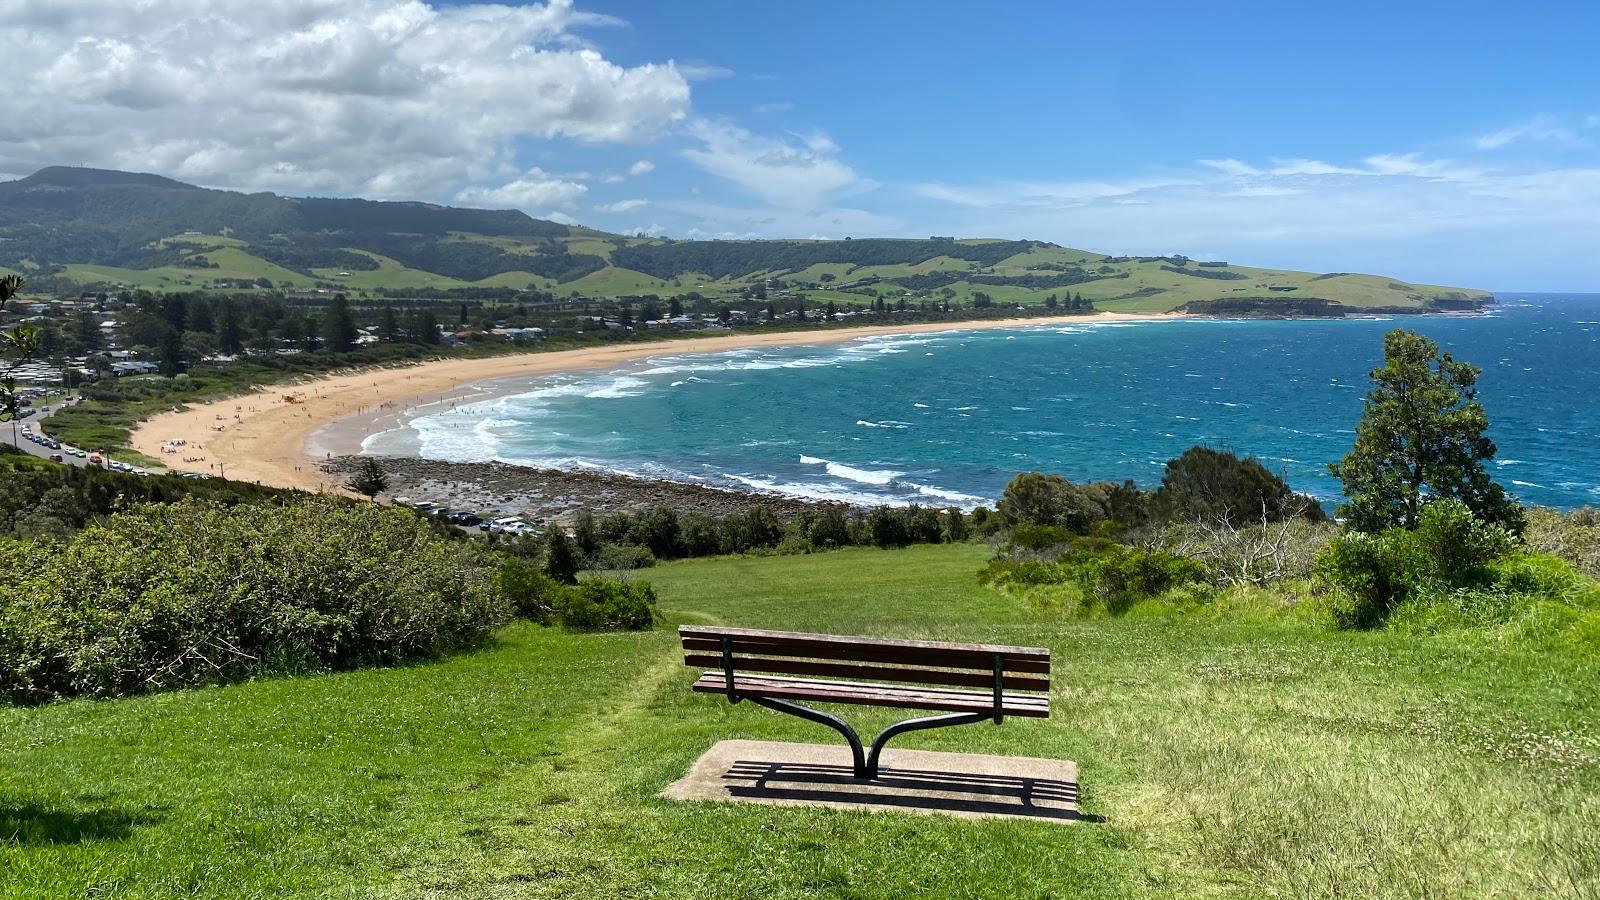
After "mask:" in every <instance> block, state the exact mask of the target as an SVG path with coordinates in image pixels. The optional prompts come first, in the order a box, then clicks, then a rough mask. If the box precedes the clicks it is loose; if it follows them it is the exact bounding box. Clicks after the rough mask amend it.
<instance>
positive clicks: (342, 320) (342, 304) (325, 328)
mask: <svg viewBox="0 0 1600 900" xmlns="http://www.w3.org/2000/svg"><path fill="white" fill-rule="evenodd" d="M322 342H323V346H325V347H326V348H327V349H328V350H331V351H333V352H334V353H349V352H350V351H351V350H354V349H355V347H356V322H355V319H354V318H353V317H352V316H351V315H350V300H349V298H347V297H346V296H345V295H344V294H334V295H333V303H332V304H331V305H329V307H328V314H327V315H326V316H323V318H322Z"/></svg>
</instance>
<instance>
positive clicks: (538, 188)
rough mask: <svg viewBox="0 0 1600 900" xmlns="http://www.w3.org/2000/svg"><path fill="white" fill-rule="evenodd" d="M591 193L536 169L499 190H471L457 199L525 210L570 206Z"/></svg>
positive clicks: (465, 202) (579, 186) (476, 203)
mask: <svg viewBox="0 0 1600 900" xmlns="http://www.w3.org/2000/svg"><path fill="white" fill-rule="evenodd" d="M587 190H588V188H587V187H585V186H584V185H581V184H579V183H577V182H576V181H566V180H563V179H561V178H557V177H555V176H554V175H551V174H549V173H548V172H545V171H544V170H543V169H540V168H537V167H535V168H532V169H529V170H528V171H527V172H524V173H523V174H522V175H521V176H520V177H518V178H516V179H514V180H512V181H508V182H506V183H505V184H502V185H500V186H499V187H492V188H490V187H473V188H467V189H465V190H463V191H460V192H459V193H457V194H456V200H457V201H459V202H461V203H464V204H466V205H468V206H488V207H494V208H502V207H510V208H512V209H524V210H526V209H542V208H546V207H570V206H572V204H573V203H574V202H576V201H577V199H578V198H579V197H581V196H583V194H584V192H585V191H587Z"/></svg>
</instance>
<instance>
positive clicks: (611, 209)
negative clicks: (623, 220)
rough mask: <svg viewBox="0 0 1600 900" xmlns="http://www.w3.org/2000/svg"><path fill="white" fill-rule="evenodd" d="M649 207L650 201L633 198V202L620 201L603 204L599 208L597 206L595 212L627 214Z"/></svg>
mask: <svg viewBox="0 0 1600 900" xmlns="http://www.w3.org/2000/svg"><path fill="white" fill-rule="evenodd" d="M649 205H650V201H649V200H645V199H642V198H639V197H635V198H633V199H631V200H618V201H617V202H615V203H601V204H598V205H597V206H595V208H594V211H595V212H600V213H625V212H633V211H634V210H636V209H642V208H643V207H646V206H649Z"/></svg>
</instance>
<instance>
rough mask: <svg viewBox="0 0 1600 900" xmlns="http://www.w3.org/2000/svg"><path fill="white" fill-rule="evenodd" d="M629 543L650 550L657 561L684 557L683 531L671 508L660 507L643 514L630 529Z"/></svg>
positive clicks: (675, 513) (676, 515)
mask: <svg viewBox="0 0 1600 900" xmlns="http://www.w3.org/2000/svg"><path fill="white" fill-rule="evenodd" d="M628 543H631V544H638V545H640V546H643V547H648V548H650V552H651V553H652V554H654V555H655V556H656V558H657V559H676V558H677V557H679V556H682V555H683V529H682V526H681V525H680V524H679V522H678V514H677V512H675V511H674V510H673V509H672V508H671V507H669V506H658V507H656V508H655V509H652V510H650V511H648V512H645V513H643V514H641V515H640V516H639V517H638V518H636V519H634V521H633V527H632V528H630V529H628Z"/></svg>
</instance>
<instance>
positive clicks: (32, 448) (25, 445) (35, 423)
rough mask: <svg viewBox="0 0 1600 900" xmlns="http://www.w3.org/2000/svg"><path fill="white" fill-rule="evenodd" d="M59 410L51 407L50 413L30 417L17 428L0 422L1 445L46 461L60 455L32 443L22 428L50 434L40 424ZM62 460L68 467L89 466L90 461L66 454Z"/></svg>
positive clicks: (56, 451)
mask: <svg viewBox="0 0 1600 900" xmlns="http://www.w3.org/2000/svg"><path fill="white" fill-rule="evenodd" d="M58 408H59V406H52V407H50V411H49V412H47V413H36V414H34V415H32V416H29V417H28V418H26V419H23V420H22V421H21V422H18V423H15V427H12V426H13V423H11V422H0V444H11V445H13V446H16V447H20V448H21V449H22V452H24V453H28V454H32V455H33V456H39V457H43V458H45V459H49V458H50V454H52V453H60V451H59V450H51V449H50V448H49V447H41V446H40V445H38V444H35V443H34V442H33V441H30V440H28V439H27V438H25V437H23V436H22V426H24V425H31V426H32V427H33V430H34V431H36V432H39V433H41V434H49V433H50V432H49V429H46V428H41V427H40V426H39V423H40V422H41V421H43V420H46V419H49V418H50V417H51V416H53V415H55V411H56V410H57V409H58ZM13 434H15V435H16V440H15V441H13V440H12V438H11V436H12V435H13ZM61 459H62V460H63V461H64V462H65V463H66V464H67V465H72V466H87V465H88V464H89V460H88V459H79V458H78V457H76V456H68V455H67V454H65V453H62V454H61Z"/></svg>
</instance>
